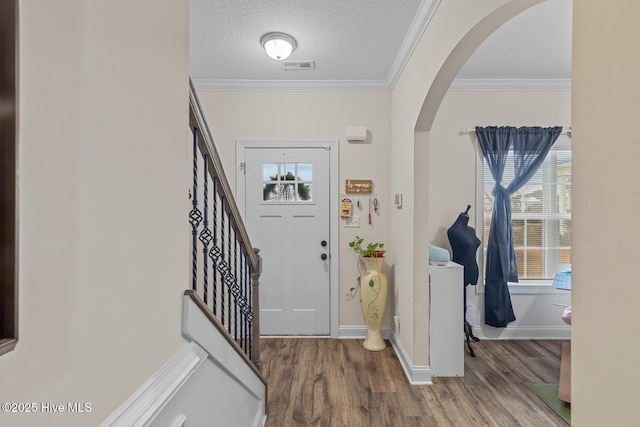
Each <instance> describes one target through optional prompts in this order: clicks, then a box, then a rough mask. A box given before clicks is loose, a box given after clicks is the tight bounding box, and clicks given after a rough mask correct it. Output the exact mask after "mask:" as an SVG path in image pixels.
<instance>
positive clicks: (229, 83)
mask: <svg viewBox="0 0 640 427" xmlns="http://www.w3.org/2000/svg"><path fill="white" fill-rule="evenodd" d="M193 85H194V86H195V88H196V89H201V90H233V91H286V90H292V91H296V90H300V91H302V90H304V91H332V90H335V91H388V90H389V84H388V82H387V81H385V80H214V79H193Z"/></svg>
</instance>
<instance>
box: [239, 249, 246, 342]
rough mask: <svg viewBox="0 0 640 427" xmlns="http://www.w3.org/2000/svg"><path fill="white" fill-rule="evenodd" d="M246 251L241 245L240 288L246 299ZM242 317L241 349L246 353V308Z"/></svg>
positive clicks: (242, 311) (242, 312)
mask: <svg viewBox="0 0 640 427" xmlns="http://www.w3.org/2000/svg"><path fill="white" fill-rule="evenodd" d="M244 251H245V246H244V242H242V243H240V286H241V289H242V297H243V298H246V294H245V292H244V290H245V277H246V276H245V271H246V258H245V256H244ZM240 313H241V316H240V339H241V347H242V349H243V350H244V351H245V353H246V351H247V348H246V345H247V342H246V341H247V340H246V335H245V326H246V323H245V322H246V318H247V314H246V313H245V311H244V307H242V310H241V311H240Z"/></svg>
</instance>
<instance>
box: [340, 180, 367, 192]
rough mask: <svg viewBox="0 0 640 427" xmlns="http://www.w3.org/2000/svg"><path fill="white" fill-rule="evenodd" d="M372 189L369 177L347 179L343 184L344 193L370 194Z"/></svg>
mask: <svg viewBox="0 0 640 427" xmlns="http://www.w3.org/2000/svg"><path fill="white" fill-rule="evenodd" d="M372 191H373V181H372V180H370V179H348V180H347V182H346V185H345V193H348V194H371V193H372Z"/></svg>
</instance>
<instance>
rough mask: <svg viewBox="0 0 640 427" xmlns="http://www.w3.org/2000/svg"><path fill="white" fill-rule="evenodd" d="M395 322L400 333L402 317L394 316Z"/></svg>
mask: <svg viewBox="0 0 640 427" xmlns="http://www.w3.org/2000/svg"><path fill="white" fill-rule="evenodd" d="M393 322H394V323H395V325H396V333H397V332H399V331H400V316H393Z"/></svg>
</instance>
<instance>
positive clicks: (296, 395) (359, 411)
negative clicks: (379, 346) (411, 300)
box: [261, 338, 567, 427]
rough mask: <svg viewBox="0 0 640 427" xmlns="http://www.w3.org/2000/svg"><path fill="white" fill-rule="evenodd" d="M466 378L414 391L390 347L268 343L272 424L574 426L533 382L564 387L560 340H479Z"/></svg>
mask: <svg viewBox="0 0 640 427" xmlns="http://www.w3.org/2000/svg"><path fill="white" fill-rule="evenodd" d="M473 347H474V350H475V352H476V357H475V358H473V357H471V356H470V355H469V354H468V353H467V352H466V351H465V376H464V377H462V378H434V379H433V385H432V386H412V385H410V384H409V382H408V381H407V379H406V376H405V374H404V372H403V370H402V367H401V366H400V362H399V361H398V358H397V357H396V355H395V352H394V350H393V349H392V348H391V346H390V345H389V346H388V347H387V349H386V350H384V351H382V352H370V351H367V350H365V349H364V348H363V347H362V340H334V339H329V338H263V339H261V350H262V373H263V375H264V376H265V378H266V379H267V382H268V409H267V413H268V418H267V426H268V427H284V426H349V427H351V426H365V427H369V426H394V427H395V426H437V427H439V426H452V427H460V426H469V427H475V426H500V427H502V426H530V427H549V426H562V427H566V426H567V424H566V423H565V422H564V421H563V420H562V418H560V417H559V416H557V415H556V414H555V413H554V412H553V411H552V410H551V409H549V408H548V407H547V406H546V405H545V404H544V402H542V401H541V400H540V399H538V398H537V397H536V396H535V395H534V394H533V392H531V391H530V390H529V388H528V387H527V384H528V383H535V382H538V383H557V382H558V377H559V372H560V350H561V348H560V347H561V341H484V340H483V341H480V342H477V343H474V344H473Z"/></svg>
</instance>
